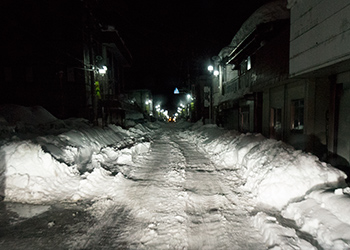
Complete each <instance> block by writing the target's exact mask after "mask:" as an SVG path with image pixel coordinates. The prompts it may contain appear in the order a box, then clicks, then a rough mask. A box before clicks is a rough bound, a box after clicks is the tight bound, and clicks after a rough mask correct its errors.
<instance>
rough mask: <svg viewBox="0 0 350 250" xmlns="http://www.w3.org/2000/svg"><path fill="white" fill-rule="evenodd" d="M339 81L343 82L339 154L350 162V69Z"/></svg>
mask: <svg viewBox="0 0 350 250" xmlns="http://www.w3.org/2000/svg"><path fill="white" fill-rule="evenodd" d="M337 83H338V84H342V91H341V94H340V102H339V127H338V138H337V142H338V145H337V154H338V155H339V156H340V157H343V158H344V159H345V160H347V162H348V163H349V162H350V115H349V114H350V71H348V72H345V73H342V74H339V75H338V76H337Z"/></svg>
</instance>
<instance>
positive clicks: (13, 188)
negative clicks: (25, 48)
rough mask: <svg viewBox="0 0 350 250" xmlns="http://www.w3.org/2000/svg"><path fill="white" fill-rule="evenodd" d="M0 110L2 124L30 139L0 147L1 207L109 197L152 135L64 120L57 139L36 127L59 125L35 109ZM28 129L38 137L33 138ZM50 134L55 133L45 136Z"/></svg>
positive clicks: (148, 131) (146, 131)
mask: <svg viewBox="0 0 350 250" xmlns="http://www.w3.org/2000/svg"><path fill="white" fill-rule="evenodd" d="M2 108H3V109H2V110H1V115H2V117H3V118H4V119H3V120H4V123H3V124H6V126H10V125H9V124H13V125H14V126H18V124H22V125H23V128H24V129H23V131H28V129H26V128H30V135H31V136H30V138H31V139H30V140H20V139H19V138H18V137H17V136H14V137H12V138H6V139H5V140H2V141H1V143H0V145H1V147H0V162H1V163H0V196H2V197H5V200H7V201H17V202H26V203H42V202H52V201H63V200H64V201H76V200H79V199H92V198H94V197H102V198H103V197H115V195H116V191H115V190H116V189H118V188H117V186H118V185H119V184H120V182H122V179H123V178H125V177H124V175H125V174H124V173H121V171H124V172H127V168H128V164H132V162H133V160H134V159H135V157H136V156H137V155H140V154H143V153H145V152H147V151H148V149H149V147H150V142H148V141H149V140H150V137H149V135H150V134H151V133H152V132H153V130H152V129H151V128H148V127H145V126H143V125H137V126H135V127H134V128H132V129H130V130H125V129H123V128H121V127H118V126H115V125H110V126H109V127H107V128H99V127H91V126H87V125H86V123H85V121H84V120H83V121H82V119H69V120H67V121H66V122H64V132H63V133H59V134H57V132H58V131H60V129H61V128H58V129H57V127H56V128H55V127H53V128H52V127H45V126H38V125H40V124H44V123H50V122H55V123H58V122H60V120H58V119H56V118H55V117H53V116H52V115H51V114H50V113H49V112H47V111H46V110H45V109H43V108H41V107H34V108H27V107H21V106H15V105H9V106H3V107H2ZM34 125H35V127H36V128H37V129H38V130H40V131H38V132H39V134H44V135H41V136H35V134H33V131H34V130H33V129H32V128H33V126H34ZM70 128H71V129H70ZM73 128H74V129H73ZM52 129H53V130H55V132H56V133H54V134H51V133H49V131H51V132H52ZM23 131H22V132H23ZM14 132H15V131H14ZM40 132H41V133H40ZM15 135H17V133H15ZM121 165H122V166H121Z"/></svg>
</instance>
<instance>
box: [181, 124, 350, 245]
mask: <svg viewBox="0 0 350 250" xmlns="http://www.w3.org/2000/svg"><path fill="white" fill-rule="evenodd" d="M192 130H193V131H192V132H189V131H185V132H183V134H182V135H181V136H182V137H184V138H187V139H189V140H192V141H193V142H195V143H196V144H197V146H198V147H199V148H202V149H203V150H205V151H206V152H208V154H210V156H211V159H212V161H214V162H215V164H216V166H217V167H218V168H222V169H234V170H236V171H235V172H236V173H237V172H238V173H239V174H240V176H241V178H242V187H243V188H244V189H246V190H248V191H249V192H250V193H251V194H253V197H254V198H255V201H256V203H257V204H256V206H257V211H259V209H258V207H260V208H261V209H262V211H260V212H258V213H257V214H256V215H255V216H254V217H253V221H254V224H255V226H256V227H257V228H258V229H259V230H260V231H261V233H262V234H263V236H264V239H265V241H266V242H267V243H268V244H269V246H271V247H273V246H275V247H274V248H273V249H296V247H297V246H299V247H300V246H302V249H316V248H315V247H314V246H318V247H319V248H320V249H349V247H350V216H349V214H350V199H349V198H350V196H349V194H350V188H349V187H345V182H344V179H345V178H346V175H345V174H344V173H343V172H342V171H340V170H338V169H335V168H333V167H332V166H330V165H329V164H326V163H324V162H320V161H319V160H318V158H317V157H315V156H313V155H310V154H306V153H303V152H301V151H300V150H295V149H294V148H292V147H291V146H288V145H286V144H285V143H283V142H281V141H276V140H271V139H266V138H265V137H263V136H262V135H260V134H249V133H248V134H240V133H237V132H233V131H225V130H223V129H219V128H216V129H215V128H214V127H213V125H205V126H199V125H198V124H196V125H194V126H193V127H192ZM214 131H215V132H214ZM266 211H270V212H266ZM279 212H281V215H280V216H279V215H277V214H278V213H279ZM288 220H291V221H288ZM294 223H295V224H294ZM310 237H312V238H310ZM312 239H314V240H312ZM310 240H312V244H310Z"/></svg>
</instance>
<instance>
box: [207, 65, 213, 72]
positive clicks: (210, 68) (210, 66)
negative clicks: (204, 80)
mask: <svg viewBox="0 0 350 250" xmlns="http://www.w3.org/2000/svg"><path fill="white" fill-rule="evenodd" d="M208 70H209V72H210V73H211V72H213V70H214V67H213V66H212V65H209V66H208Z"/></svg>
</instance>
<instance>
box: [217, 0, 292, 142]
mask: <svg viewBox="0 0 350 250" xmlns="http://www.w3.org/2000/svg"><path fill="white" fill-rule="evenodd" d="M288 49H289V11H288V10H287V8H286V4H285V2H284V1H275V2H272V3H268V4H265V5H264V6H262V7H261V8H259V9H258V10H257V11H256V12H254V13H253V14H252V15H251V16H250V18H249V19H247V20H246V21H245V22H244V24H243V25H242V27H241V28H240V30H239V31H238V32H237V33H236V35H235V36H234V38H233V39H232V41H231V43H230V44H229V46H227V47H225V48H223V49H222V50H221V52H220V53H219V55H218V56H217V57H216V58H214V59H215V60H214V66H215V69H216V70H217V72H218V74H217V77H216V78H214V81H213V109H214V110H215V114H214V119H215V120H216V123H217V124H219V125H222V126H224V127H228V128H230V129H236V130H239V131H242V132H264V134H269V133H270V131H269V126H268V122H269V119H270V117H269V114H270V111H269V106H270V103H269V97H268V93H269V92H270V91H271V92H273V91H272V90H270V89H272V88H276V87H277V88H278V87H279V86H283V85H284V84H287V82H288V60H289V54H288ZM263 100H264V101H263ZM271 105H272V104H271ZM276 112H279V111H276ZM263 121H264V122H263ZM275 130H276V131H275V134H276V135H275V136H276V137H282V134H280V133H281V130H280V129H278V126H275Z"/></svg>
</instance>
